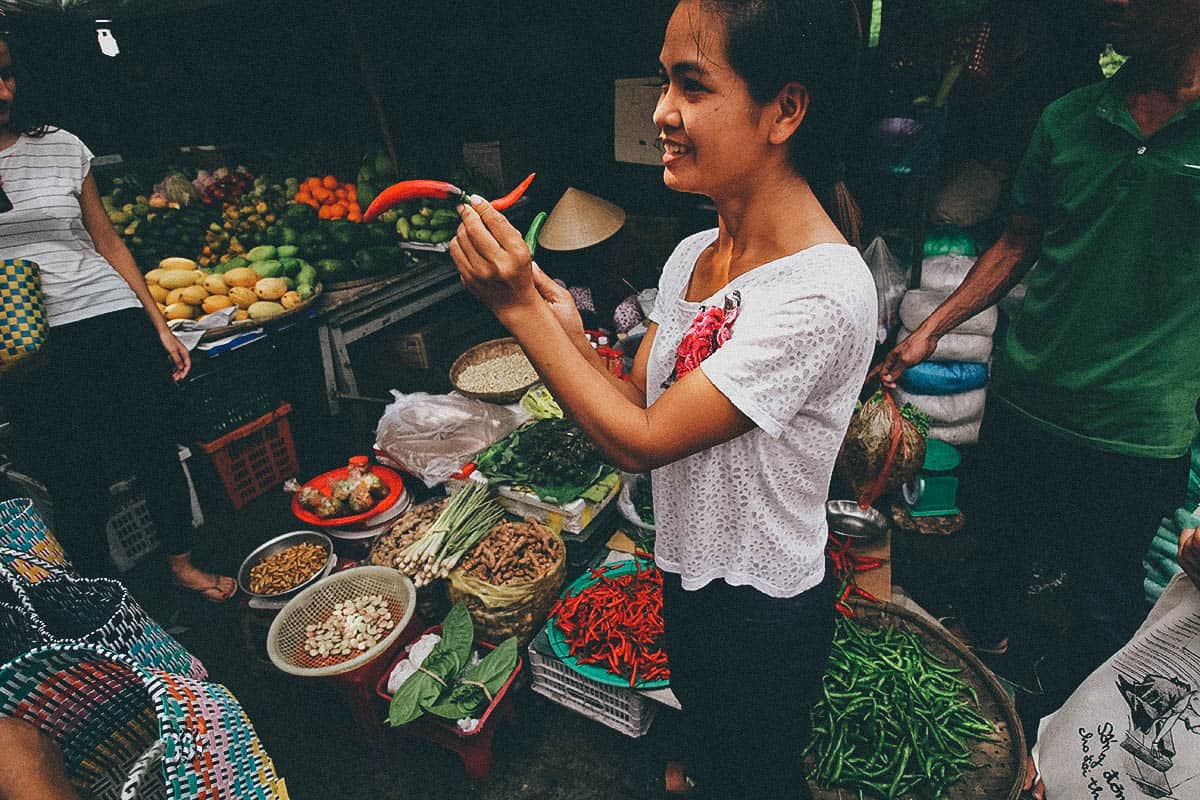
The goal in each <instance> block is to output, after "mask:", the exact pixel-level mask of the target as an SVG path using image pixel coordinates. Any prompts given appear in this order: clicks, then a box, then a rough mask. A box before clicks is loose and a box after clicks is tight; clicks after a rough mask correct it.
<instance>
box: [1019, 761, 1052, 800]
mask: <svg viewBox="0 0 1200 800" xmlns="http://www.w3.org/2000/svg"><path fill="white" fill-rule="evenodd" d="M1021 789H1022V794H1021V797H1032V798H1033V800H1046V787H1045V786H1044V785H1043V784H1042V777H1041V776H1040V775H1038V771H1037V765H1036V764H1034V762H1033V757H1032V756H1027V757H1026V758H1025V778H1024V783H1023V784H1022V786H1021Z"/></svg>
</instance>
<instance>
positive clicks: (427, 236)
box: [412, 228, 433, 244]
mask: <svg viewBox="0 0 1200 800" xmlns="http://www.w3.org/2000/svg"><path fill="white" fill-rule="evenodd" d="M412 240H413V241H414V242H422V243H424V244H429V242H431V241H432V240H433V229H432V228H414V229H413V232H412Z"/></svg>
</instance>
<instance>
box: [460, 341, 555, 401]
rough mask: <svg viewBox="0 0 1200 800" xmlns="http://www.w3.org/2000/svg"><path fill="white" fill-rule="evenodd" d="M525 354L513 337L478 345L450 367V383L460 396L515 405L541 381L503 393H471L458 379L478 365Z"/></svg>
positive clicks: (536, 380) (534, 381)
mask: <svg viewBox="0 0 1200 800" xmlns="http://www.w3.org/2000/svg"><path fill="white" fill-rule="evenodd" d="M524 352H525V351H524V350H522V349H521V345H520V344H518V342H517V340H516V339H514V338H512V337H511V336H509V337H506V338H503V339H492V340H490V341H487V342H482V343H480V344H477V345H475V346H474V347H472V348H471V349H469V350H467V351H466V352H465V353H463V354H462V355H461V356H459V357H458V358H456V359H454V363H453V364H451V365H450V383H452V384H454V388H455V389H456V390H457V391H458V392H459V394H464V395H466V396H467V397H474V398H475V399H476V400H484V401H486V402H488V403H500V404H501V405H507V404H509V403H515V402H517V401H518V400H520V399H521V397H522V396H523V395H524V394H525V392H527V391H529V389H530V388H532V387H533V386H534V385H535V384H537V382H538V380H539V379H537V378H534V379H533V380H532V381H530V382H529V383H527V384H525V385H524V386H520V387H515V388H513V389H508V390H506V391H503V392H470V391H467V390H466V389H464V388H462V387H461V386H460V385H459V382H458V379H459V376H460V375H462V372H463V370H465V369H466V368H467V367H473V366H475V365H477V364H482V363H484V362H486V361H491V360H492V359H495V358H500V357H501V356H508V355H514V354H516V353H521V354H524Z"/></svg>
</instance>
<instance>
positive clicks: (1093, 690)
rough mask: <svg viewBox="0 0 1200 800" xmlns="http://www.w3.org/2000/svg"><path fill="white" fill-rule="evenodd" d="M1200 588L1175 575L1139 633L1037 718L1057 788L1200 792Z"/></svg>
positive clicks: (1054, 792) (1047, 770)
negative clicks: (1056, 705) (1199, 664)
mask: <svg viewBox="0 0 1200 800" xmlns="http://www.w3.org/2000/svg"><path fill="white" fill-rule="evenodd" d="M1197 631H1200V591H1198V590H1197V589H1196V586H1195V585H1193V584H1192V582H1191V581H1190V580H1188V577H1187V576H1186V575H1183V574H1180V575H1176V576H1175V577H1174V578H1173V579H1172V580H1171V582H1170V583H1169V584H1167V588H1166V591H1164V592H1163V594H1162V596H1161V597H1160V598H1159V599H1158V602H1157V603H1155V604H1154V607H1153V608H1152V609H1150V614H1149V615H1148V616H1147V617H1146V621H1145V622H1143V623H1142V627H1140V628H1138V630H1137V633H1135V634H1134V635H1133V638H1132V639H1130V640H1129V642H1128V643H1127V644H1126V645H1125V646H1124V647H1122V648H1121V649H1120V650H1118V651H1117V652H1116V654H1114V655H1113V656H1112V657H1111V658H1109V659H1108V660H1107V661H1105V662H1104V664H1102V665H1101V666H1099V667H1097V668H1096V670H1095V671H1094V672H1092V674H1091V675H1089V676H1088V677H1087V678H1086V679H1085V680H1084V681H1083V683H1082V684H1080V686H1079V688H1077V689H1076V690H1075V691H1074V693H1073V694H1072V695H1071V696H1070V697H1069V698H1068V699H1067V701H1066V702H1065V703H1063V705H1062V707H1061V708H1060V709H1058V711H1056V712H1054V713H1053V714H1051V715H1050V716H1048V717H1046V718H1044V719H1043V720H1042V721H1041V724H1040V725H1039V726H1038V737H1037V747H1036V748H1034V751H1033V757H1034V759H1035V760H1036V761H1037V766H1038V773H1039V774H1040V775H1041V778H1042V781H1043V782H1044V783H1045V785H1046V797H1049V798H1076V797H1082V798H1093V797H1096V798H1100V797H1102V798H1105V800H1108V799H1109V798H1118V797H1125V798H1129V800H1134V799H1135V798H1137V799H1138V800H1140V799H1141V798H1146V797H1167V798H1178V800H1183V798H1185V797H1186V798H1192V797H1195V796H1196V795H1195V792H1196V785H1195V784H1196V781H1195V779H1196V776H1197V775H1198V774H1200V692H1198V687H1200V669H1198V668H1197V662H1196V653H1197V652H1198V651H1200V637H1198V636H1197Z"/></svg>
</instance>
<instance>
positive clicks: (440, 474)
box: [375, 389, 527, 487]
mask: <svg viewBox="0 0 1200 800" xmlns="http://www.w3.org/2000/svg"><path fill="white" fill-rule="evenodd" d="M392 396H393V397H394V398H395V400H394V401H393V402H392V403H390V404H389V405H388V407H387V408H385V409H384V410H383V416H382V417H380V419H379V424H378V425H377V426H376V427H375V450H376V452H377V453H379V454H380V455H382V456H384V457H385V458H387V459H388V460H390V461H392V462H394V463H395V464H396V466H398V467H400V469H403V470H404V471H405V472H409V473H411V474H413V475H416V476H417V477H418V478H420V479H421V480H422V481H424V482H425V485H426V486H430V487H432V486H437V485H438V484H440V483H443V482H445V480H446V479H447V478H449V477H450V476H451V475H453V474H454V473H455V472H458V470H459V469H461V468H462V466H463V464H465V463H467V462H468V461H470V460H471V458H472V457H473V456H474V455H475V454H476V453H478V452H479V451H480V450H482V449H484V448H485V447H487V446H488V445H490V444H492V443H494V442H497V441H499V440H500V439H503V438H504V437H505V436H507V435H508V434H510V433H512V431H513V430H515V429H516V427H517V426H518V425H520V424H521V423H522V422H524V421H525V420H526V419H527V417H526V416H525V415H524V414H523V413H521V412H517V411H513V410H512V409H510V408H508V407H506V406H498V405H496V404H495V403H485V402H484V401H482V400H475V399H473V398H470V397H463V396H462V395H460V394H458V393H456V392H451V393H449V394H428V393H426V392H413V393H412V394H401V393H400V392H397V391H396V390H394V389H393V390H392Z"/></svg>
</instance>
